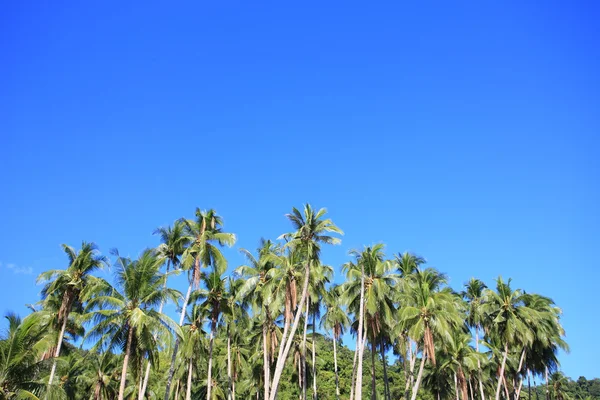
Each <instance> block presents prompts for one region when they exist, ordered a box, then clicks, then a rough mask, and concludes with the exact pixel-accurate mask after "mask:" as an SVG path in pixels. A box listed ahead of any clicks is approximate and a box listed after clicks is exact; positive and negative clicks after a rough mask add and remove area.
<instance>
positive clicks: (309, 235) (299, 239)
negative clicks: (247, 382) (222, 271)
mask: <svg viewBox="0 0 600 400" xmlns="http://www.w3.org/2000/svg"><path fill="white" fill-rule="evenodd" d="M326 213H327V210H326V209H324V208H321V209H320V210H319V211H317V212H314V210H313V209H312V207H311V206H310V204H306V205H305V206H304V212H303V213H301V212H300V211H299V210H298V209H296V208H295V207H294V208H292V212H291V213H290V214H287V215H286V216H287V218H288V219H289V220H290V221H291V223H292V225H293V227H294V228H295V229H296V230H295V231H294V232H292V233H288V234H284V235H282V238H284V239H286V240H287V241H288V242H287V243H286V246H287V247H290V248H294V249H296V250H298V251H300V252H301V253H302V254H303V256H304V263H305V268H304V269H305V271H304V283H303V285H302V295H301V298H300V302H299V303H300V305H303V304H304V303H305V301H306V297H307V295H308V284H309V278H310V269H311V265H314V264H316V263H317V262H318V260H319V257H320V252H321V244H322V243H325V244H338V243H340V242H341V240H340V239H339V238H336V237H333V236H330V235H329V234H330V233H337V234H343V232H342V230H341V229H339V228H338V227H337V226H336V225H335V224H334V223H333V222H332V221H331V220H330V219H328V218H327V219H325V218H323V217H324V216H325V214H326ZM301 313H302V306H300V307H298V308H297V310H296V315H295V317H294V323H293V324H292V327H291V330H290V331H289V334H287V335H286V333H287V332H286V330H285V328H284V333H283V338H282V340H281V343H280V349H281V350H282V351H281V352H280V353H281V354H280V356H279V357H278V358H277V365H276V366H275V372H274V374H273V385H272V389H271V393H270V396H271V397H270V400H275V398H276V397H277V390H278V388H279V380H280V379H281V374H282V373H283V367H284V366H285V361H286V358H287V356H288V354H289V351H290V348H291V346H292V340H293V337H294V335H295V334H296V329H297V328H298V323H299V322H300V315H301Z"/></svg>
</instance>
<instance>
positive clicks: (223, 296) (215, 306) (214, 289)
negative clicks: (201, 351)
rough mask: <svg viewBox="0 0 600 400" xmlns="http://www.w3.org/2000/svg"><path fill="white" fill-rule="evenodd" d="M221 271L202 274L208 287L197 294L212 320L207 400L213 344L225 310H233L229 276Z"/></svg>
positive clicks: (209, 396)
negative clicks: (228, 288)
mask: <svg viewBox="0 0 600 400" xmlns="http://www.w3.org/2000/svg"><path fill="white" fill-rule="evenodd" d="M221 273H222V272H221V271H218V270H215V271H213V272H211V273H209V274H208V275H206V274H203V275H202V281H203V282H204V285H205V287H206V289H199V290H197V291H196V295H197V296H198V298H199V299H204V301H203V302H202V303H201V307H202V308H204V309H205V310H206V313H207V315H208V317H209V320H210V338H209V345H208V378H207V383H206V385H207V386H206V400H210V399H211V390H212V387H213V381H212V365H213V346H214V340H215V336H216V334H217V327H218V325H219V323H220V319H221V315H222V313H223V312H231V310H230V308H229V306H230V303H229V293H228V291H227V285H226V282H227V278H223V277H222V276H221Z"/></svg>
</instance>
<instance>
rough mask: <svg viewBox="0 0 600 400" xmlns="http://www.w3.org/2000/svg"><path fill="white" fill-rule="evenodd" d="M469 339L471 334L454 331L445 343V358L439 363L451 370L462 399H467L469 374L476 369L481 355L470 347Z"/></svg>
mask: <svg viewBox="0 0 600 400" xmlns="http://www.w3.org/2000/svg"><path fill="white" fill-rule="evenodd" d="M470 341H471V335H469V334H466V333H464V332H463V331H461V330H457V331H454V332H453V335H452V336H451V338H450V340H448V341H447V342H446V343H445V349H444V352H445V353H446V358H445V360H444V362H443V363H442V365H441V368H442V369H444V368H447V369H449V370H451V371H452V372H453V374H454V379H455V390H456V393H460V394H461V397H462V399H463V400H468V396H469V395H468V381H469V374H470V372H471V371H475V370H476V369H478V366H479V365H480V363H479V362H480V357H481V356H480V354H479V353H478V352H476V351H474V349H473V348H472V347H471V345H470ZM457 397H458V396H457ZM457 400H458V399H457Z"/></svg>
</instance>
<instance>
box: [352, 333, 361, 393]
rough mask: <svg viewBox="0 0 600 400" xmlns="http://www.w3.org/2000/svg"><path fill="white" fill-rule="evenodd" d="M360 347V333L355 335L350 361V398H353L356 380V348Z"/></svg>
mask: <svg viewBox="0 0 600 400" xmlns="http://www.w3.org/2000/svg"><path fill="white" fill-rule="evenodd" d="M359 349H360V335H358V334H357V335H356V347H355V348H354V361H352V380H351V382H352V386H350V400H354V389H355V385H354V382H356V360H357V358H358V350H359Z"/></svg>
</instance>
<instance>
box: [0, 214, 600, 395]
mask: <svg viewBox="0 0 600 400" xmlns="http://www.w3.org/2000/svg"><path fill="white" fill-rule="evenodd" d="M325 214H326V211H325V210H324V209H321V210H314V209H312V208H311V207H310V205H306V206H305V207H304V209H303V210H302V211H300V210H298V209H295V208H293V209H292V212H291V213H290V214H288V215H287V217H288V219H289V220H290V222H291V223H292V228H293V230H292V232H290V233H286V234H283V235H281V237H280V238H278V239H277V240H276V241H271V240H262V241H261V244H260V246H259V248H258V249H257V250H256V251H255V252H251V251H248V250H245V249H242V250H241V251H242V252H243V253H244V254H245V256H246V258H247V261H248V262H247V264H246V265H242V266H239V267H237V268H235V270H234V273H233V274H231V275H230V276H225V273H226V271H227V261H226V259H225V257H224V256H223V254H222V253H221V251H220V248H221V247H222V246H233V245H234V244H235V240H236V238H235V235H234V234H232V233H228V232H226V231H225V230H224V226H223V221H222V219H221V217H220V216H218V215H217V214H216V212H215V211H214V210H209V211H206V212H204V211H200V210H196V213H195V218H193V219H183V218H182V219H180V220H177V221H175V222H174V223H173V225H172V226H171V227H167V228H160V229H158V230H157V231H156V232H155V233H156V234H158V235H159V236H160V238H161V242H162V243H161V244H160V246H158V247H157V248H155V249H147V250H145V251H143V252H142V253H141V255H140V256H139V258H138V259H135V260H132V259H129V258H127V257H122V256H120V255H119V253H118V251H116V250H115V251H112V252H111V255H112V261H110V260H109V258H107V257H104V256H102V255H100V253H99V251H98V250H97V248H96V246H95V245H94V244H91V243H83V245H82V247H81V249H80V250H78V251H77V250H75V249H73V248H72V247H69V246H66V245H64V246H63V247H64V251H65V253H66V255H67V258H68V265H67V267H66V269H64V270H51V271H47V272H45V273H43V274H41V275H40V277H39V280H40V282H43V284H44V287H43V290H42V300H41V301H40V303H39V304H38V305H37V306H36V307H35V308H34V310H33V312H32V313H31V314H30V315H29V316H27V317H25V318H24V319H20V318H19V317H17V316H15V315H8V316H7V319H8V322H9V324H8V329H7V331H6V332H5V334H4V335H3V337H2V338H1V340H0V399H17V398H29V399H36V398H47V399H62V398H67V399H119V400H121V399H124V398H127V399H134V398H137V399H143V398H151V399H165V400H169V399H186V400H188V399H192V398H194V399H201V398H202V399H204V398H206V399H225V398H226V399H228V400H230V399H234V398H242V399H248V398H255V399H264V400H267V399H268V400H274V399H276V398H277V399H298V398H300V399H306V398H308V397H312V398H313V399H317V398H319V399H348V398H350V399H366V398H371V399H375V398H377V399H400V398H404V399H406V400H408V399H411V400H415V399H417V398H419V399H448V398H456V399H457V400H459V399H462V400H467V399H485V398H495V399H500V398H504V399H518V398H528V397H529V396H531V398H536V399H537V398H538V397H537V396H540V397H542V398H554V399H557V400H560V399H568V398H580V397H581V398H584V397H585V396H592V398H597V397H598V394H599V393H598V392H599V390H598V386H599V384H598V382H597V380H594V381H586V380H585V378H580V380H578V381H577V382H576V383H574V382H571V381H569V380H568V379H567V378H565V377H564V376H563V375H561V374H560V372H558V366H559V364H558V360H557V351H558V350H559V349H561V348H562V349H567V345H566V343H565V342H564V340H563V336H564V331H563V328H562V326H561V324H560V309H559V308H558V307H557V306H556V305H555V304H554V302H553V301H552V300H551V299H550V298H548V297H545V296H542V295H539V294H533V293H527V292H525V291H523V290H520V289H513V288H512V286H511V281H510V280H508V281H504V280H503V279H502V278H498V279H497V281H496V282H495V285H494V286H493V287H491V288H488V287H487V286H486V285H485V284H484V283H483V282H481V281H480V280H477V279H475V278H473V279H471V280H470V281H469V282H467V283H466V284H465V286H464V287H463V288H461V291H454V290H453V289H452V288H450V287H449V286H448V285H447V278H446V276H445V275H444V274H443V273H441V272H439V271H437V270H436V269H434V268H430V267H426V266H425V260H424V259H423V258H421V257H419V256H416V255H414V254H409V253H399V254H396V255H394V256H392V257H389V258H388V257H386V255H385V254H384V246H383V245H382V244H377V245H374V246H368V247H365V248H363V249H360V250H355V251H352V252H351V254H350V256H351V259H350V260H349V261H348V262H347V263H346V264H344V265H343V266H341V270H342V272H343V273H344V274H345V277H346V279H345V281H344V283H343V284H341V285H333V284H331V282H332V276H333V272H334V268H333V267H331V266H328V265H324V264H323V263H322V262H321V252H322V251H323V250H324V247H325V245H331V244H337V243H339V242H340V236H341V235H342V231H341V230H340V229H339V228H338V227H337V226H336V225H335V224H334V223H333V221H331V220H329V219H327V218H326V216H325ZM109 262H111V264H112V265H113V268H114V270H115V277H114V280H113V281H112V282H108V281H107V280H105V279H102V278H101V277H99V276H98V274H94V273H95V272H96V271H97V270H98V269H101V268H104V267H105V266H107V265H108V263H109ZM179 273H185V274H187V276H188V281H189V286H188V288H187V290H186V291H185V293H180V292H178V291H176V290H174V289H173V288H170V287H169V283H168V279H169V277H170V276H172V275H173V274H179ZM166 302H174V303H175V304H177V305H178V309H179V312H180V317H179V321H174V320H172V319H171V318H169V317H168V316H167V315H165V314H164V313H163V307H164V305H165V303H166ZM345 331H348V332H351V333H352V335H353V337H354V339H355V341H356V342H355V343H356V346H355V348H356V351H353V350H350V349H349V348H348V347H346V346H343V345H342V344H341V337H342V335H343V334H344V332H345ZM532 380H534V385H532V386H531V387H530V384H531V381H532ZM536 380H537V381H536ZM535 382H537V383H543V384H541V385H538V386H535Z"/></svg>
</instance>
